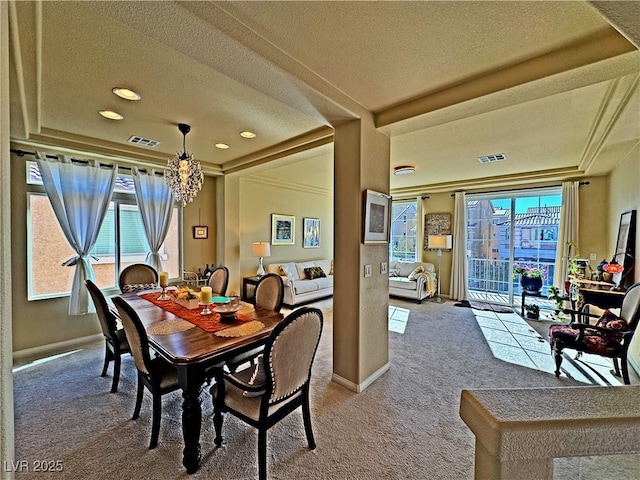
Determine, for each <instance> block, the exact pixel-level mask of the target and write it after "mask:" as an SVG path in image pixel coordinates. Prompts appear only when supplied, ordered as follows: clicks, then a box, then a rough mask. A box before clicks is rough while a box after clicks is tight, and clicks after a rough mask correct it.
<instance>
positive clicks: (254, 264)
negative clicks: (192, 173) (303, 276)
mask: <svg viewBox="0 0 640 480" xmlns="http://www.w3.org/2000/svg"><path fill="white" fill-rule="evenodd" d="M299 181H300V182H302V183H304V179H303V178H300V179H299ZM272 213H278V214H281V215H293V216H294V217H295V237H294V238H295V244H294V245H271V256H270V257H268V258H265V259H264V265H265V268H266V266H267V265H268V264H270V263H276V262H285V261H301V260H315V259H319V258H329V259H332V258H333V192H331V191H321V190H315V191H305V190H304V189H303V188H300V186H299V184H291V185H290V186H289V187H287V186H286V185H277V186H276V185H273V184H270V183H269V182H265V181H262V180H260V179H259V178H241V179H240V220H239V222H240V228H239V246H240V276H241V277H246V276H251V275H255V274H256V270H257V268H258V259H257V258H255V257H252V256H251V244H252V243H253V242H271V214H272ZM305 217H309V218H319V219H320V248H303V247H302V231H303V230H302V229H303V218H305Z"/></svg>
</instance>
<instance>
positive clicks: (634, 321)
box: [549, 282, 640, 385]
mask: <svg viewBox="0 0 640 480" xmlns="http://www.w3.org/2000/svg"><path fill="white" fill-rule="evenodd" d="M565 312H569V313H571V312H574V313H578V314H580V315H581V316H583V317H584V316H585V315H586V316H588V317H595V318H598V315H595V314H589V313H584V312H581V311H575V310H565ZM639 321H640V282H638V283H635V284H633V285H631V286H630V287H629V288H628V289H627V291H626V292H625V294H624V297H623V299H622V306H621V307H620V316H618V315H615V314H614V313H612V312H611V311H610V310H605V312H604V313H603V314H602V315H600V316H599V319H598V321H597V322H596V324H595V325H589V324H588V323H581V322H571V323H570V324H569V325H566V324H556V325H551V326H550V327H549V343H550V344H551V353H552V354H553V355H554V356H555V360H556V370H555V375H556V377H559V376H560V366H561V365H562V351H563V350H564V349H565V348H571V349H574V350H577V351H578V355H580V353H581V352H586V353H592V354H594V355H600V356H602V357H607V358H611V359H612V360H613V374H614V375H615V376H617V377H619V376H620V367H622V379H623V381H624V383H625V385H629V384H630V380H629V367H628V365H627V352H628V350H629V345H630V344H631V341H632V339H633V334H634V333H635V331H636V329H637V326H638V322H639ZM618 360H620V363H621V365H620V366H618Z"/></svg>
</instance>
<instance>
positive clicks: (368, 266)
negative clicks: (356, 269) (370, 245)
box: [364, 263, 372, 278]
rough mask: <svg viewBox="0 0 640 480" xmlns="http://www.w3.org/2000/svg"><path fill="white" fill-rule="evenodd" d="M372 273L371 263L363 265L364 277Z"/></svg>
mask: <svg viewBox="0 0 640 480" xmlns="http://www.w3.org/2000/svg"><path fill="white" fill-rule="evenodd" d="M371 275H372V273H371V264H370V263H368V264H367V265H365V266H364V277H365V278H368V277H370V276H371Z"/></svg>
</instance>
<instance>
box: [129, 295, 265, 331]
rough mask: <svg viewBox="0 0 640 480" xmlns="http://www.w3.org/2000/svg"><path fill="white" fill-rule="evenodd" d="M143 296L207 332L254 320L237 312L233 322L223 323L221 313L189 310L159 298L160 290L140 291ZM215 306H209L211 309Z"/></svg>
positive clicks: (197, 309) (198, 309)
mask: <svg viewBox="0 0 640 480" xmlns="http://www.w3.org/2000/svg"><path fill="white" fill-rule="evenodd" d="M138 296H140V297H141V298H144V299H145V300H147V301H149V302H151V303H153V304H154V305H157V306H158V307H160V308H161V309H163V310H166V311H167V312H171V313H173V314H174V315H175V316H177V317H180V318H182V319H184V320H186V321H188V322H191V323H193V324H194V325H195V326H197V327H200V328H201V329H203V330H204V331H205V332H209V333H213V332H216V331H218V330H222V329H223V328H229V327H233V326H236V325H241V324H243V323H245V322H250V321H252V320H254V319H253V318H251V317H249V316H248V315H244V314H242V313H240V312H238V313H236V320H235V321H234V322H231V323H222V322H221V321H220V315H219V314H217V313H215V312H213V313H212V314H211V315H200V312H201V311H202V309H200V308H196V309H194V310H189V309H188V308H185V307H183V306H182V305H179V304H177V303H176V302H174V301H173V300H158V292H154V293H140V294H138ZM212 307H213V305H211V307H209V308H210V309H211V308H212Z"/></svg>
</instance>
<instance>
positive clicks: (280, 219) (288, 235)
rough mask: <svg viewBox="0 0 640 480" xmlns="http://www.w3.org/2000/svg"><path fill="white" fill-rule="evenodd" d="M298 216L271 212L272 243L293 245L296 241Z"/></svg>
mask: <svg viewBox="0 0 640 480" xmlns="http://www.w3.org/2000/svg"><path fill="white" fill-rule="evenodd" d="M295 233H296V217H294V216H293V215H280V214H278V213H272V214H271V245H293V244H294V243H295V236H294V235H295Z"/></svg>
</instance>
